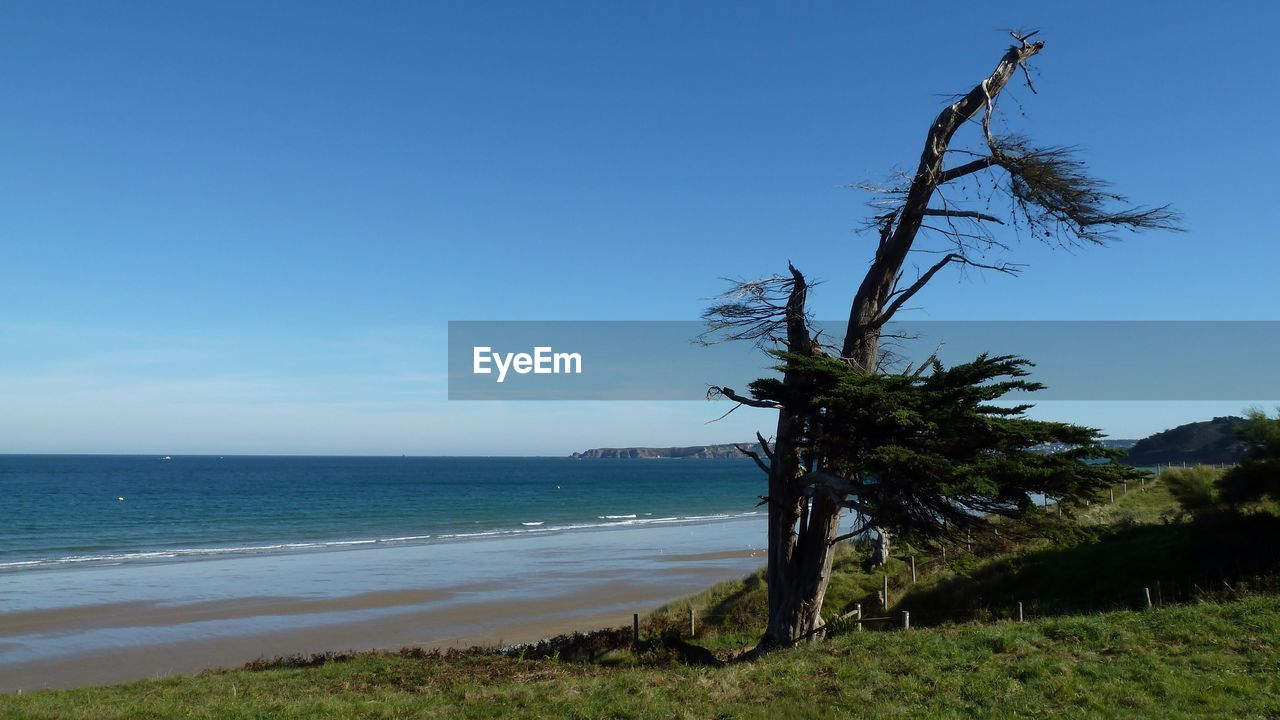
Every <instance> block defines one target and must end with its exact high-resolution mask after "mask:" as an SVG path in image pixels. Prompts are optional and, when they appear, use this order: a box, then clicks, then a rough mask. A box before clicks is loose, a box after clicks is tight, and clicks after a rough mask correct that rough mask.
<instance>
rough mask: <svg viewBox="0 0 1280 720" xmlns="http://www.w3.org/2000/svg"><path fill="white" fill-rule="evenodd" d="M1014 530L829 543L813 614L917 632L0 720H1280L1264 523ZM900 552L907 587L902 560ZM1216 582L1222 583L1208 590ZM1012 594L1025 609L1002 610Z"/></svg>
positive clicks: (1164, 502)
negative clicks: (712, 663)
mask: <svg viewBox="0 0 1280 720" xmlns="http://www.w3.org/2000/svg"><path fill="white" fill-rule="evenodd" d="M1031 525H1033V526H1034V529H1035V530H1036V533H1035V535H1036V536H1037V538H1036V539H1028V538H1027V537H1025V536H1024V534H1023V533H1022V531H1025V530H1027V529H1028V526H1022V525H1007V526H1004V528H1003V529H1004V532H1002V533H1001V537H999V538H989V539H985V540H982V541H980V542H979V544H978V545H977V546H975V551H976V552H974V553H968V552H964V551H962V548H958V547H956V548H952V550H951V551H950V552H949V553H948V556H947V558H946V560H945V561H944V560H943V559H942V558H941V556H940V555H927V554H925V553H923V552H917V551H915V550H912V549H911V548H910V547H902V546H900V547H899V551H900V552H901V553H902V556H901V557H899V558H897V559H895V560H893V561H892V562H891V563H890V565H889V567H888V568H887V569H885V570H881V571H876V572H873V573H864V572H862V570H861V569H860V560H861V558H862V557H863V553H864V552H865V550H860V549H858V548H856V547H848V548H844V549H842V550H841V552H840V553H839V554H838V556H837V558H836V568H835V572H834V573H833V577H832V582H831V589H830V591H829V593H828V597H827V601H826V608H827V615H828V616H834V615H835V614H837V613H839V612H841V611H843V610H845V609H847V608H848V607H850V606H851V605H852V604H853V603H855V602H861V603H863V604H864V609H865V610H866V611H867V614H868V615H876V614H881V613H880V610H879V607H878V606H876V605H875V604H874V603H875V599H876V592H877V591H878V590H879V589H880V587H881V582H882V580H883V573H884V572H887V573H888V575H889V576H890V580H891V597H892V600H893V603H894V606H893V607H892V608H891V612H893V613H894V614H895V615H896V613H897V612H898V611H899V610H902V609H909V610H910V611H911V613H912V623H913V626H914V627H913V629H912V630H911V631H909V632H901V631H897V630H890V629H888V628H886V627H885V626H884V625H876V626H872V625H870V624H869V625H868V626H867V631H865V632H855V631H854V626H852V625H851V624H848V623H846V624H843V625H841V626H839V627H837V628H836V631H834V632H833V633H832V637H830V638H828V639H827V640H825V641H823V642H818V643H809V644H805V645H803V646H801V647H798V648H796V649H793V650H789V651H783V652H776V653H773V654H770V655H768V656H766V657H764V658H761V659H759V660H757V661H754V662H745V663H733V664H730V665H728V666H726V667H720V668H710V667H693V666H688V665H684V664H681V663H680V662H679V661H678V660H677V659H676V653H674V652H670V651H664V650H661V649H653V650H649V651H646V652H644V653H642V654H640V655H635V654H633V653H631V652H629V651H625V650H624V651H613V652H605V653H600V654H594V655H592V656H594V657H597V658H598V660H597V661H596V662H567V661H564V660H561V659H557V658H558V656H557V658H543V659H537V660H534V659H528V658H516V657H506V656H502V655H494V654H479V653H477V654H474V655H470V656H461V657H440V656H436V655H431V654H424V653H421V652H418V653H403V654H383V655H357V656H354V657H349V658H340V659H337V660H330V661H323V662H319V663H318V664H315V665H314V666H309V667H293V666H289V664H288V663H282V664H277V665H275V666H272V665H270V664H264V665H261V666H260V667H258V668H257V669H245V670H238V671H233V672H227V673H205V674H201V675H197V676H192V677H180V678H171V679H167V680H157V681H147V682H139V683H132V684H126V685H115V686H109V687H99V688H83V689H77V690H67V691H46V692H36V693H28V694H21V695H12V694H11V695H3V696H0V717H3V718H10V717H13V718H68V719H75V718H95V719H96V718H186V717H189V718H314V717H343V718H346V717H351V718H411V717H430V718H462V717H468V718H471V717H475V718H489V717H492V718H498V717H504V718H505V717H516V718H522V717H530V718H535V717H538V718H540V717H569V718H648V717H672V718H718V717H722V718H775V717H796V718H806V717H813V718H819V717H821V718H830V717H875V718H898V717H902V718H908V717H909V718H934V717H938V718H951V717H955V718H960V717H974V716H977V717H993V718H997V717H998V718H1007V717H1028V718H1032V717H1082V718H1084V717H1134V718H1150V717H1171V718H1178V717H1238V718H1250V717H1258V718H1262V717H1272V718H1274V717H1280V596H1277V595H1275V594H1274V593H1275V591H1276V589H1277V588H1276V587H1275V579H1276V576H1277V570H1280V559H1277V558H1276V557H1275V555H1276V553H1275V551H1274V549H1275V548H1277V547H1280V517H1277V516H1276V515H1275V514H1273V513H1271V512H1264V511H1255V512H1247V513H1244V514H1239V513H1233V514H1224V513H1219V514H1214V515H1209V516H1200V517H1197V518H1195V519H1194V521H1193V520H1191V519H1190V518H1188V517H1187V516H1186V515H1184V514H1182V513H1179V512H1178V510H1177V505H1176V503H1175V502H1174V500H1173V497H1172V495H1170V493H1169V492H1168V490H1167V488H1165V487H1163V486H1162V483H1161V482H1159V481H1158V480H1157V481H1155V482H1149V483H1147V486H1146V487H1145V488H1143V487H1141V486H1138V487H1134V486H1133V485H1131V486H1130V488H1129V492H1128V493H1127V494H1126V493H1122V492H1120V491H1117V495H1116V502H1115V503H1114V504H1112V503H1104V504H1098V503H1095V504H1094V505H1093V506H1091V507H1089V508H1087V509H1083V510H1082V512H1081V513H1080V514H1079V515H1078V516H1077V517H1075V518H1059V517H1058V516H1057V515H1056V513H1051V514H1038V515H1037V516H1036V517H1034V518H1032V520H1031ZM1017 538H1021V539H1017ZM912 553H917V569H918V570H919V575H920V577H919V581H918V582H917V583H914V584H912V583H911V582H910V571H909V566H908V564H907V563H906V562H904V557H906V556H909V555H910V554H912ZM1268 573H1270V574H1268ZM1223 578H1229V579H1230V582H1231V589H1230V591H1223V590H1222V589H1221V588H1220V587H1218V583H1220V582H1221V579H1223ZM1242 578H1243V579H1242ZM1157 579H1161V580H1163V581H1164V583H1165V584H1164V586H1163V587H1164V590H1165V597H1166V599H1167V600H1169V601H1171V602H1170V604H1168V605H1166V606H1164V607H1157V608H1153V609H1150V610H1147V609H1142V608H1141V596H1140V595H1139V591H1140V589H1141V587H1144V586H1149V585H1151V584H1153V583H1154V581H1155V580H1157ZM1183 579H1185V580H1186V583H1185V584H1182V580H1183ZM1268 582H1269V583H1270V585H1268ZM1183 587H1185V588H1186V590H1187V591H1191V590H1193V589H1199V590H1200V592H1184V591H1183V589H1182V588H1183ZM765 591H766V588H765V585H764V581H763V577H762V574H760V573H756V574H753V575H751V576H749V577H747V578H745V579H744V580H741V581H734V582H725V583H720V584H717V585H715V586H713V587H711V588H708V589H707V590H705V591H703V592H701V593H699V594H697V595H694V596H691V597H689V598H685V599H682V600H680V601H677V602H674V603H671V604H669V605H667V606H664V607H662V608H659V609H657V610H655V611H654V612H653V613H651V614H650V615H649V617H648V618H647V619H646V621H645V630H646V633H647V634H649V635H650V636H656V635H660V634H661V633H663V632H677V633H681V634H687V629H688V617H689V609H690V608H693V609H695V610H696V611H697V613H698V617H699V636H698V639H697V642H698V643H700V644H702V645H704V646H706V647H708V648H711V649H713V650H728V649H731V648H741V647H743V646H746V645H750V644H753V643H754V641H755V640H756V639H757V637H758V633H759V631H760V629H761V628H762V627H763V625H764V605H765ZM1259 591H1262V594H1259ZM1267 591H1269V592H1270V594H1265V593H1266V592H1267ZM1018 600H1021V601H1022V602H1023V603H1024V606H1025V610H1026V612H1027V615H1028V618H1029V620H1030V621H1029V622H1027V623H1025V624H1023V623H1016V622H1011V621H1008V620H1002V619H1001V618H1004V617H1007V616H1009V615H1011V614H1012V613H1013V608H1014V607H1015V606H1014V604H1013V603H1014V602H1016V601H1018ZM1175 600H1180V601H1181V602H1179V603H1174V602H1172V601H1175ZM1135 608H1136V609H1135ZM625 634H626V633H620V635H621V636H625ZM614 639H615V640H616V638H614ZM566 657H568V655H566Z"/></svg>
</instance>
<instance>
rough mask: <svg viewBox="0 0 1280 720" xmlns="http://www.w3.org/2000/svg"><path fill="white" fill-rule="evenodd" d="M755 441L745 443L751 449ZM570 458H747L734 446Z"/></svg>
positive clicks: (595, 452)
mask: <svg viewBox="0 0 1280 720" xmlns="http://www.w3.org/2000/svg"><path fill="white" fill-rule="evenodd" d="M752 445H755V441H754V440H753V441H751V442H749V443H743V447H746V448H750V447H751V446H752ZM569 457H571V458H574V459H577V460H598V459H602V458H604V459H617V458H621V459H624V460H670V459H680V460H723V459H725V458H743V457H746V456H744V455H743V454H742V453H740V452H738V449H737V448H735V447H734V446H733V445H691V446H689V447H666V448H651V447H626V448H592V449H591V450H584V451H583V452H576V453H574V454H572V455H570V456H569Z"/></svg>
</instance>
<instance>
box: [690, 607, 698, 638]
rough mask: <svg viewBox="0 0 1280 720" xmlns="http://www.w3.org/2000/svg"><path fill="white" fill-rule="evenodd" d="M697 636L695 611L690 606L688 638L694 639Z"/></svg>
mask: <svg viewBox="0 0 1280 720" xmlns="http://www.w3.org/2000/svg"><path fill="white" fill-rule="evenodd" d="M697 634H698V615H697V611H695V610H694V609H693V606H692V605H691V606H689V637H694V636H696V635H697Z"/></svg>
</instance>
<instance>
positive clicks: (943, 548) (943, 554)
mask: <svg viewBox="0 0 1280 720" xmlns="http://www.w3.org/2000/svg"><path fill="white" fill-rule="evenodd" d="M946 561H947V546H946V545H943V546H942V562H946Z"/></svg>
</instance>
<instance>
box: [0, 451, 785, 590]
mask: <svg viewBox="0 0 1280 720" xmlns="http://www.w3.org/2000/svg"><path fill="white" fill-rule="evenodd" d="M763 491H764V479H763V477H762V476H761V474H760V472H759V471H758V470H757V469H756V468H755V467H754V465H753V464H752V463H751V462H750V461H749V460H741V461H740V460H707V461H692V460H666V461H637V460H572V459H568V458H387V457H236V456H227V457H216V456H174V457H172V458H168V459H166V458H162V457H158V456H67V455H59V456H38V455H25V456H24V455H7V456H0V497H3V498H4V501H3V503H0V573H15V572H25V571H39V570H45V569H49V568H53V567H68V566H94V565H118V564H122V563H123V564H130V563H140V562H177V561H182V560H186V559H192V560H194V559H203V558H212V557H226V556H229V555H230V556H235V555H253V554H285V553H300V552H308V551H314V550H318V549H335V548H343V547H352V548H355V547H367V546H374V547H377V546H380V545H385V546H395V545H403V544H424V543H425V544H429V543H439V542H450V541H457V540H459V539H465V538H473V537H474V538H478V537H490V536H510V537H512V538H518V537H521V536H532V535H535V534H545V533H559V532H566V531H573V530H581V529H588V528H605V529H607V528H628V527H637V526H649V525H653V526H661V525H666V524H682V523H688V522H699V521H703V520H706V521H710V520H714V519H723V518H725V517H737V516H750V515H752V514H754V513H756V512H757V509H756V507H755V505H756V503H757V502H758V498H757V496H758V495H760V494H762V493H763Z"/></svg>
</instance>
